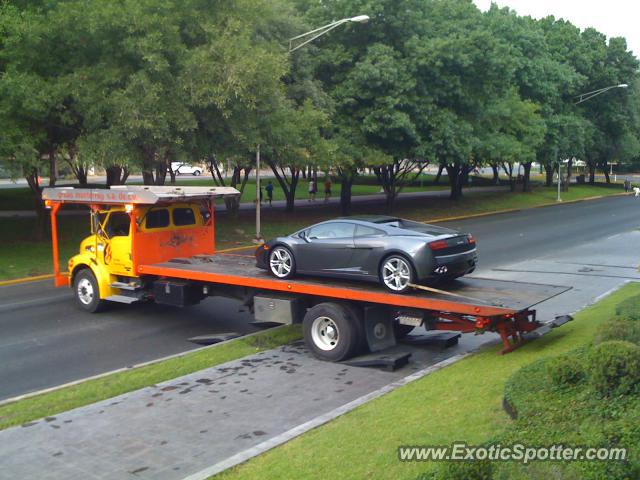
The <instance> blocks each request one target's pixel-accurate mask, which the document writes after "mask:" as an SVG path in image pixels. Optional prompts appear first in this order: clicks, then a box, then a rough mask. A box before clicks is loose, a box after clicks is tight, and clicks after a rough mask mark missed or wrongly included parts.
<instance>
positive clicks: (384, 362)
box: [341, 352, 411, 372]
mask: <svg viewBox="0 0 640 480" xmlns="http://www.w3.org/2000/svg"><path fill="white" fill-rule="evenodd" d="M410 357H411V352H389V353H384V352H377V353H370V354H368V355H360V356H359V357H353V358H350V359H349V360H345V361H344V362H341V363H344V364H345V365H349V366H351V367H370V368H381V369H383V370H386V371H388V372H393V371H394V370H397V369H398V368H402V367H404V366H405V365H406V364H407V363H409V358H410Z"/></svg>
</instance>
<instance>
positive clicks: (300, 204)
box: [0, 187, 509, 218]
mask: <svg viewBox="0 0 640 480" xmlns="http://www.w3.org/2000/svg"><path fill="white" fill-rule="evenodd" d="M508 190H509V187H469V188H465V189H464V194H465V195H475V194H477V193H481V192H486V193H491V192H506V191H508ZM448 196H449V190H448V189H447V190H433V191H428V192H409V193H401V194H400V195H398V200H400V201H407V200H411V199H416V200H419V199H425V198H447V197H448ZM384 202H385V196H384V194H382V193H376V194H370V195H354V196H353V197H351V203H352V204H361V205H364V204H375V203H384ZM338 205H340V197H331V198H330V199H329V201H328V202H325V201H324V200H322V199H319V200H316V201H315V202H309V201H307V199H306V198H300V199H297V200H296V204H295V206H296V209H300V208H322V207H327V206H334V207H337V206H338ZM286 206H287V202H286V201H285V200H276V201H274V202H273V205H272V206H271V207H270V206H269V204H268V203H265V202H263V203H262V209H263V210H270V209H278V210H284V209H285V207H286ZM216 208H217V211H225V210H226V208H225V206H224V205H217V206H216ZM255 208H256V205H255V203H253V202H242V203H241V204H240V210H255ZM86 213H87V212H86V210H84V209H82V210H61V211H60V213H58V215H86ZM35 216H36V213H35V212H34V211H33V210H5V211H0V218H9V217H23V218H24V217H35Z"/></svg>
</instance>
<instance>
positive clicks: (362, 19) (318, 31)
mask: <svg viewBox="0 0 640 480" xmlns="http://www.w3.org/2000/svg"><path fill="white" fill-rule="evenodd" d="M368 21H369V16H368V15H357V16H355V17H349V18H343V19H342V20H336V21H335V22H331V23H329V24H327V25H324V26H322V27H320V28H315V29H313V30H310V31H308V32H306V33H303V34H301V35H296V36H295V37H292V38H290V39H289V50H288V53H291V52H294V51H296V50H298V49H299V48H300V47H303V46H305V45H306V44H308V43H310V42H313V41H314V40H315V39H316V38H318V37H321V36H322V35H324V34H325V33H328V32H330V31H331V30H333V29H334V28H336V27H339V26H340V25H344V24H345V23H349V22H354V23H367V22H368ZM308 37H310V38H308ZM296 40H300V43H298V44H297V45H296V46H293V44H294V42H295V41H296ZM260 207H261V198H260V145H257V148H256V238H255V240H254V242H256V243H262V242H263V238H262V232H261V231H260Z"/></svg>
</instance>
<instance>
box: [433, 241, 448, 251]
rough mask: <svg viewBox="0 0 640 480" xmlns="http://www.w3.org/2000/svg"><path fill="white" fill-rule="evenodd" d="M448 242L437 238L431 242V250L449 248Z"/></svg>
mask: <svg viewBox="0 0 640 480" xmlns="http://www.w3.org/2000/svg"><path fill="white" fill-rule="evenodd" d="M448 246H449V245H447V242H446V241H445V240H436V241H435V242H431V243H429V248H430V249H431V250H442V249H443V248H447V247H448Z"/></svg>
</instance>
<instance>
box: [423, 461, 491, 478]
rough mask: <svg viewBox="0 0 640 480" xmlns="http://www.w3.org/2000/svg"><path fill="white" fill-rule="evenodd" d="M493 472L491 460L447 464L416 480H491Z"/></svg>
mask: <svg viewBox="0 0 640 480" xmlns="http://www.w3.org/2000/svg"><path fill="white" fill-rule="evenodd" d="M493 471H494V470H493V465H492V464H491V461H490V460H476V461H465V462H447V463H444V464H441V465H440V466H439V468H438V469H437V470H435V471H433V472H429V473H427V474H422V475H420V476H418V478H417V479H416V480H491V479H492V478H493Z"/></svg>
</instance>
